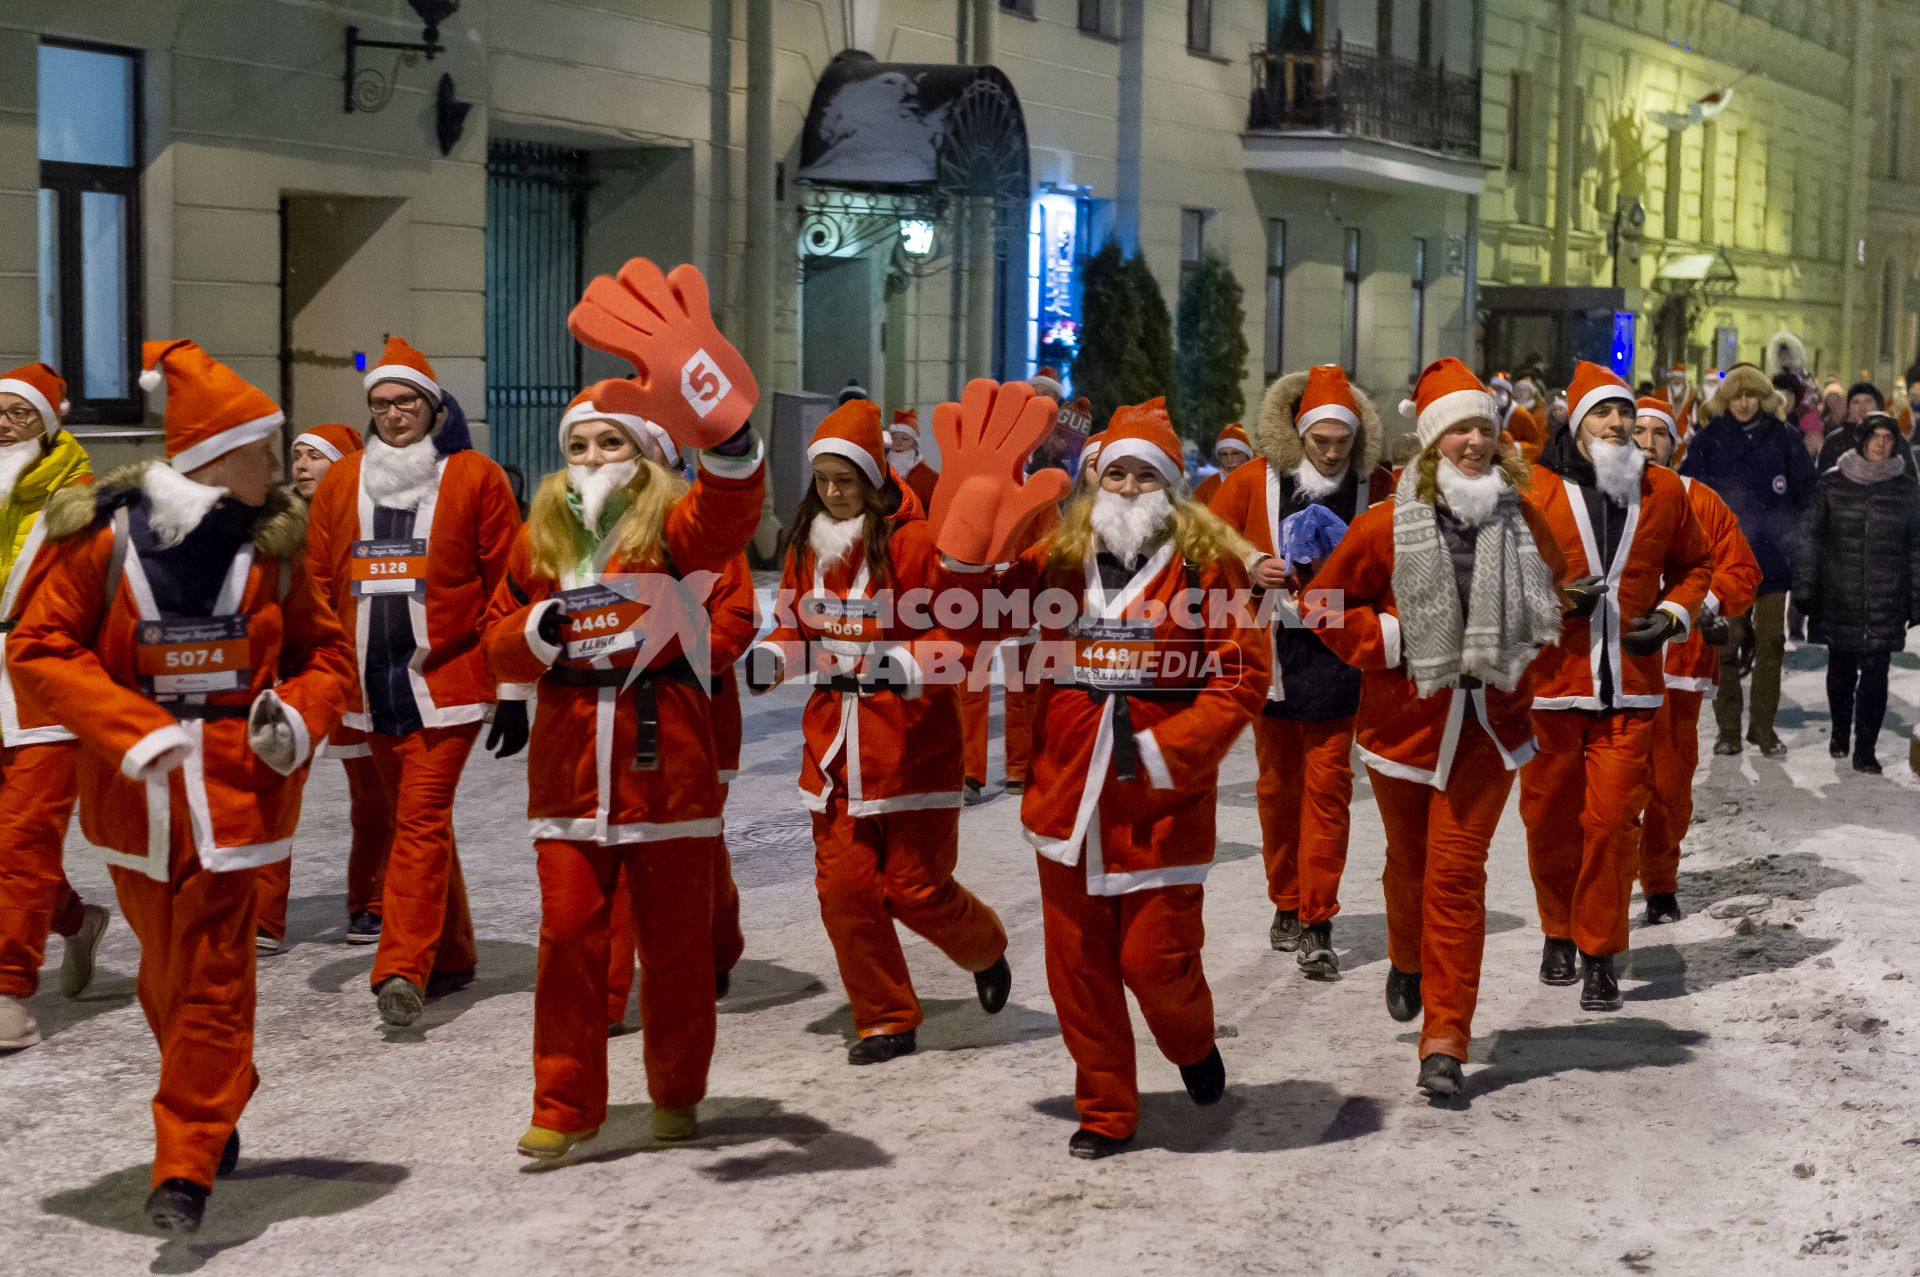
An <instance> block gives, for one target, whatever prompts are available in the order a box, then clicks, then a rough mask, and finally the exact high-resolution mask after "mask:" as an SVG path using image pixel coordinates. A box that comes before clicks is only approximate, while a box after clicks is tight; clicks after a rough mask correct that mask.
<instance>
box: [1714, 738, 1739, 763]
mask: <svg viewBox="0 0 1920 1277" xmlns="http://www.w3.org/2000/svg"><path fill="white" fill-rule="evenodd" d="M1745 749H1746V746H1745V745H1742V744H1741V743H1740V738H1739V737H1738V736H1722V737H1720V738H1719V739H1718V740H1716V741H1714V742H1713V752H1714V753H1716V754H1719V755H1720V756H1721V757H1723V758H1731V757H1732V756H1733V755H1735V754H1738V753H1740V752H1742V751H1743V750H1745Z"/></svg>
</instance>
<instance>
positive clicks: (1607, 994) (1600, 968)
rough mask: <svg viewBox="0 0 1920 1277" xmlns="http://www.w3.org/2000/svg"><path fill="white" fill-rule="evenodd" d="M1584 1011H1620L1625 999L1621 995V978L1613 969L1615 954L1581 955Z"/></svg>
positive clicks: (1582, 1007)
mask: <svg viewBox="0 0 1920 1277" xmlns="http://www.w3.org/2000/svg"><path fill="white" fill-rule="evenodd" d="M1580 970H1581V975H1582V984H1581V987H1580V1009H1581V1010H1582V1011H1618V1010H1619V1009H1620V1007H1621V1004H1622V1003H1623V1002H1624V1001H1625V999H1624V998H1622V997H1621V996H1620V978H1619V977H1618V976H1617V975H1615V974H1614V971H1613V955H1612V954H1601V955H1599V956H1595V955H1593V954H1590V953H1583V954H1581V955H1580Z"/></svg>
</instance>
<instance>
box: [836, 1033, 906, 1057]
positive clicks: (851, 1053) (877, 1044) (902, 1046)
mask: <svg viewBox="0 0 1920 1277" xmlns="http://www.w3.org/2000/svg"><path fill="white" fill-rule="evenodd" d="M919 1045H920V1044H919V1042H918V1040H917V1039H916V1037H915V1035H914V1031H913V1030H912V1029H908V1030H907V1031H906V1032H905V1033H876V1034H874V1035H873V1036H871V1037H865V1038H861V1039H860V1040H859V1041H858V1042H855V1043H854V1044H853V1045H852V1046H850V1047H848V1048H847V1063H848V1064H885V1063H886V1062H887V1061H888V1060H897V1059H899V1058H900V1057H901V1056H903V1055H912V1054H913V1052H914V1048H915V1047H917V1046H919Z"/></svg>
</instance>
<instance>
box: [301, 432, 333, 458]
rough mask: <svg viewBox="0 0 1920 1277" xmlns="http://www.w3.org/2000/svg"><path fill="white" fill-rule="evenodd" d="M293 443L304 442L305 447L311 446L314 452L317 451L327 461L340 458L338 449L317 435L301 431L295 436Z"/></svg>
mask: <svg viewBox="0 0 1920 1277" xmlns="http://www.w3.org/2000/svg"><path fill="white" fill-rule="evenodd" d="M294 443H296V444H302V443H304V444H306V445H307V447H309V448H312V449H313V450H314V451H315V452H317V453H319V454H320V455H321V456H323V457H325V458H326V459H327V460H329V461H338V460H340V449H338V448H336V447H334V446H333V445H332V444H330V443H328V442H327V441H326V440H325V439H322V438H321V437H320V436H319V435H316V434H308V433H302V434H300V435H298V436H297V437H295V439H294Z"/></svg>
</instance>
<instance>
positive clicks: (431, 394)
mask: <svg viewBox="0 0 1920 1277" xmlns="http://www.w3.org/2000/svg"><path fill="white" fill-rule="evenodd" d="M383 381H404V382H406V383H407V384H408V385H409V386H418V387H419V388H420V389H422V390H424V391H426V392H427V397H428V398H430V399H432V400H433V401H434V402H435V403H439V402H440V401H441V400H442V399H444V398H446V391H444V390H442V389H440V383H439V382H437V381H435V380H434V379H433V378H431V377H429V376H427V374H425V373H423V372H421V371H420V370H419V369H418V368H409V367H407V366H406V365H405V364H381V365H380V366H379V367H378V368H374V369H371V370H370V371H368V373H367V375H366V379H365V380H364V381H363V382H362V384H363V385H364V386H366V388H367V389H368V390H372V389H373V388H374V387H375V386H377V385H379V384H380V383H381V382H383Z"/></svg>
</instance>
